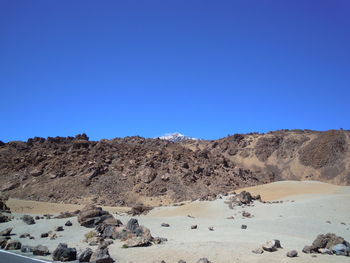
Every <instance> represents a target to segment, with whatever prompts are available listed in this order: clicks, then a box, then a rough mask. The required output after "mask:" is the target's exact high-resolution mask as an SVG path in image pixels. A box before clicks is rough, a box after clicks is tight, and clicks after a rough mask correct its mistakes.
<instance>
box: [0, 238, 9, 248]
mask: <svg viewBox="0 0 350 263" xmlns="http://www.w3.org/2000/svg"><path fill="white" fill-rule="evenodd" d="M7 241H8V239H7V238H2V237H1V238H0V248H1V249H4V248H5V247H6V244H7Z"/></svg>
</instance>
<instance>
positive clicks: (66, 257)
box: [52, 243, 77, 262]
mask: <svg viewBox="0 0 350 263" xmlns="http://www.w3.org/2000/svg"><path fill="white" fill-rule="evenodd" d="M52 259H53V260H55V261H61V262H66V261H73V260H76V259H77V251H76V249H75V248H69V247H68V246H67V244H64V243H60V244H59V245H58V247H57V248H56V249H55V250H54V251H53V253H52Z"/></svg>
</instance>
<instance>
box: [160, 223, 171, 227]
mask: <svg viewBox="0 0 350 263" xmlns="http://www.w3.org/2000/svg"><path fill="white" fill-rule="evenodd" d="M161 226H162V227H170V225H169V224H167V223H162V224H161Z"/></svg>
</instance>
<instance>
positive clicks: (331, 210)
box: [0, 181, 350, 263]
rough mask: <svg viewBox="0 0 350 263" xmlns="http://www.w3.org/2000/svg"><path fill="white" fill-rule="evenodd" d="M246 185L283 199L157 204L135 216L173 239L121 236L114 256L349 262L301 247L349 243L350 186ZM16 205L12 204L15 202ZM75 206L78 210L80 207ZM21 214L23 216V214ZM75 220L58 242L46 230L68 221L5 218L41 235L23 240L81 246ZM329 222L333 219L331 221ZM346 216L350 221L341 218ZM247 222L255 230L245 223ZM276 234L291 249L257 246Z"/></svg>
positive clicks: (171, 261)
mask: <svg viewBox="0 0 350 263" xmlns="http://www.w3.org/2000/svg"><path fill="white" fill-rule="evenodd" d="M245 190H249V191H251V192H253V193H255V194H258V193H259V194H261V195H262V196H263V198H265V199H266V200H272V199H279V200H284V202H283V203H278V204H263V203H259V202H256V203H255V205H254V206H253V207H244V208H242V207H236V208H235V209H233V210H231V209H229V208H228V206H227V205H226V204H225V203H224V200H225V199H218V200H216V201H211V202H209V201H206V202H199V201H196V202H192V203H188V204H185V205H183V206H176V207H174V206H172V207H160V208H156V209H154V210H152V211H151V212H150V213H149V214H148V215H146V216H140V217H136V218H138V220H139V223H140V224H142V225H145V226H146V227H148V228H149V229H150V230H151V233H152V235H153V236H161V237H166V238H168V242H166V243H165V244H162V245H153V246H151V247H142V248H128V249H123V248H121V246H122V243H121V242H119V241H118V240H116V241H115V242H114V244H112V245H111V246H110V248H109V251H110V254H111V255H112V257H113V258H115V259H116V261H117V262H121V263H123V262H134V263H153V262H160V261H161V260H165V262H167V263H177V262H178V261H179V260H180V259H183V260H185V261H187V262H188V263H191V262H197V260H198V259H199V258H201V257H207V258H208V259H209V260H210V261H212V262H214V263H229V262H230V263H231V262H243V263H245V262H247V263H248V262H249V263H251V262H257V263H258V262H276V263H277V262H298V263H306V262H325V263H326V262H327V263H328V262H349V258H348V257H341V256H328V255H317V257H316V258H313V257H311V255H308V254H304V253H302V252H301V250H302V248H303V247H304V246H305V245H309V244H311V243H312V241H313V240H314V239H315V237H316V236H317V235H318V234H321V233H328V232H332V233H335V234H337V235H340V236H342V237H344V238H345V239H346V240H348V241H350V230H349V228H350V210H349V207H350V187H340V186H333V185H329V184H324V183H319V182H294V181H284V182H277V183H272V184H268V185H262V186H257V187H253V188H249V189H245ZM291 200H294V202H292V201H291ZM17 202H18V201H17ZM9 205H10V207H11V208H12V206H11V202H9ZM27 205H28V203H23V205H22V206H23V207H25V206H27ZM33 206H35V204H33ZM69 208H72V209H73V210H75V209H77V207H76V206H73V207H70V206H69ZM50 209H53V208H50ZM55 209H59V208H58V207H56V208H55ZM62 209H63V210H60V211H59V210H51V211H57V212H61V211H66V210H70V209H68V206H64V205H63V206H62ZM243 210H245V211H247V212H250V213H252V214H253V215H254V217H253V218H243V217H242V216H241V212H242V211H243ZM16 211H18V210H16ZM33 214H35V213H33ZM14 215H15V217H18V216H20V215H21V214H17V213H15V214H14ZM188 215H191V216H193V217H194V218H191V217H188ZM229 216H234V217H235V219H227V217H229ZM117 217H118V218H119V219H121V220H122V222H124V223H126V222H127V220H129V219H130V217H129V216H125V215H118V216H117ZM69 220H71V221H72V222H73V226H72V227H65V231H63V232H58V233H59V234H60V235H61V236H60V237H58V238H57V239H56V240H47V239H41V238H40V237H39V236H40V233H42V232H45V231H48V230H53V228H54V227H55V226H58V225H64V223H65V221H67V219H51V220H39V221H38V222H37V224H35V225H31V226H28V225H26V224H24V223H23V222H22V221H20V220H16V219H15V220H13V221H11V222H8V223H3V224H1V225H0V230H2V229H3V228H6V227H8V226H13V227H14V231H13V232H14V233H16V234H22V233H24V232H28V233H31V234H32V235H33V236H35V240H29V239H20V240H21V242H22V243H23V244H30V245H36V244H43V245H47V246H48V247H49V249H50V250H53V249H54V248H55V247H56V246H57V244H58V243H60V242H66V243H68V245H69V246H72V247H77V248H78V249H82V248H85V247H87V244H85V243H83V242H81V240H82V239H83V236H84V234H85V233H87V232H89V231H90V230H91V229H87V228H83V227H80V226H79V225H78V223H77V221H76V217H74V218H70V219H69ZM328 220H329V221H331V224H329V223H326V221H328ZM163 222H166V223H169V224H170V227H169V228H165V227H161V226H160V225H161V223H163ZM342 222H344V223H346V225H343V224H341V223H342ZM194 224H196V225H198V229H196V230H191V229H190V227H191V225H194ZM242 224H245V225H247V226H248V228H247V229H246V230H243V229H241V225H242ZM209 226H213V227H214V231H209V230H208V227H209ZM271 239H279V240H280V241H281V244H282V246H283V247H284V248H283V249H281V250H279V251H277V252H273V253H268V252H265V253H264V254H262V255H256V254H253V253H252V252H251V250H252V249H254V248H257V247H259V246H261V244H263V243H265V242H266V241H267V240H271ZM292 249H295V250H297V251H298V252H299V256H298V257H297V258H287V257H286V253H287V252H288V251H289V250H292Z"/></svg>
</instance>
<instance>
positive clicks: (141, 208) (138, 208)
mask: <svg viewBox="0 0 350 263" xmlns="http://www.w3.org/2000/svg"><path fill="white" fill-rule="evenodd" d="M150 210H152V207H149V206H145V205H143V204H138V205H135V206H133V207H132V208H131V210H130V211H129V212H128V214H130V215H132V216H138V215H145V214H147V213H148V212H149V211H150Z"/></svg>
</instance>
